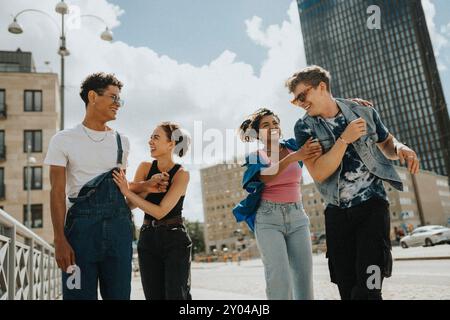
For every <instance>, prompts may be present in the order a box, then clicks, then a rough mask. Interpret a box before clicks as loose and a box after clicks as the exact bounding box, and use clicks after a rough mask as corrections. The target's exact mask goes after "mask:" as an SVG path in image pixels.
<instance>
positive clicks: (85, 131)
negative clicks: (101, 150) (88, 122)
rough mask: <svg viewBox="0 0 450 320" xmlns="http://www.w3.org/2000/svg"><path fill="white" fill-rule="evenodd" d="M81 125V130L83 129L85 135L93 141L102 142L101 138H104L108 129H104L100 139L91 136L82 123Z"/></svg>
mask: <svg viewBox="0 0 450 320" xmlns="http://www.w3.org/2000/svg"><path fill="white" fill-rule="evenodd" d="M81 127H82V128H83V131H84V133H86V135H87V136H88V138H89V139H91V140H92V141H93V142H95V143H99V142H102V141H103V140H105V138H106V136H107V135H108V131H107V130H105V135H104V136H103V138H101V139H100V140H95V139H94V138H92V137H91V136H90V135H89V132H88V131H87V130H86V128H85V127H84V125H83V124H82V125H81Z"/></svg>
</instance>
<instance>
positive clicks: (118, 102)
mask: <svg viewBox="0 0 450 320" xmlns="http://www.w3.org/2000/svg"><path fill="white" fill-rule="evenodd" d="M107 97H110V98H111V100H112V101H113V103H114V104H116V105H118V106H119V107H123V106H124V105H125V101H124V100H122V99H120V98H119V97H118V96H107Z"/></svg>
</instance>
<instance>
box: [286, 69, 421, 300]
mask: <svg viewBox="0 0 450 320" xmlns="http://www.w3.org/2000/svg"><path fill="white" fill-rule="evenodd" d="M286 86H287V87H288V88H289V91H290V93H292V94H293V95H294V99H293V100H292V101H291V102H292V103H293V104H294V105H296V106H299V107H301V108H302V109H304V110H305V111H306V114H305V116H304V117H303V118H302V119H299V120H298V121H297V123H296V124H295V128H294V132H295V138H296V141H297V144H298V146H299V147H301V146H302V145H303V144H304V143H305V142H306V141H307V140H308V139H309V138H310V137H313V138H315V139H318V141H319V142H320V144H321V145H322V148H323V155H322V156H321V157H319V158H315V159H310V160H307V161H305V165H306V167H307V169H308V172H309V173H310V174H311V176H312V178H313V179H314V181H315V183H316V186H317V188H318V190H319V191H320V193H321V195H322V196H323V198H324V200H325V202H326V205H327V207H326V209H325V226H326V235H327V257H328V264H329V270H330V276H331V281H332V282H334V283H336V284H337V285H338V288H339V293H340V295H341V298H342V299H343V300H348V299H382V295H381V286H382V282H383V279H384V278H385V277H389V276H390V275H391V271H392V256H391V252H390V250H391V246H390V238H389V233H390V215H389V202H388V200H387V195H386V191H385V189H384V186H383V183H382V182H383V181H385V182H387V183H389V184H391V185H392V186H393V187H394V188H396V189H397V190H400V191H402V190H403V185H402V182H401V179H400V177H399V176H398V174H397V173H396V171H395V169H394V166H393V165H392V163H391V161H390V160H400V162H401V163H402V164H404V163H405V161H406V162H407V166H408V170H409V172H410V173H411V174H416V173H418V171H419V161H418V159H417V155H416V153H415V152H414V151H413V150H411V149H410V148H408V147H407V146H405V145H404V144H402V143H400V142H398V141H397V140H396V139H395V138H394V137H393V136H392V134H390V133H389V131H388V129H387V128H386V127H385V126H384V124H383V122H382V121H381V119H380V116H379V114H378V113H377V111H376V110H375V109H374V108H368V107H364V106H361V105H358V104H356V103H354V102H352V101H349V100H345V99H335V98H333V96H332V94H331V92H330V74H329V72H328V71H326V70H324V69H323V68H321V67H318V66H311V67H308V68H305V69H303V70H302V71H300V72H298V73H295V74H294V75H293V76H292V77H290V78H289V79H288V80H287V82H286Z"/></svg>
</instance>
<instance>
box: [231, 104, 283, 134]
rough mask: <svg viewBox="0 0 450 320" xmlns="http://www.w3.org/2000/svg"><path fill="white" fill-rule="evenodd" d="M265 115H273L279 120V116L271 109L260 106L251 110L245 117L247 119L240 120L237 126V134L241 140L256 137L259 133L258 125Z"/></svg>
mask: <svg viewBox="0 0 450 320" xmlns="http://www.w3.org/2000/svg"><path fill="white" fill-rule="evenodd" d="M265 116H273V117H274V118H275V119H277V121H278V122H280V118H279V117H278V116H277V115H276V114H275V113H273V112H272V111H271V110H269V109H266V108H261V109H258V110H256V111H255V112H253V113H252V114H251V115H249V116H248V117H247V120H245V121H244V122H242V124H241V126H240V127H239V136H240V138H241V140H242V141H243V142H252V141H254V140H256V139H257V138H258V135H259V125H260V122H261V119H262V118H264V117H265Z"/></svg>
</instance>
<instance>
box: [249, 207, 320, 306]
mask: <svg viewBox="0 0 450 320" xmlns="http://www.w3.org/2000/svg"><path fill="white" fill-rule="evenodd" d="M255 235H256V242H257V244H258V248H259V251H260V253H261V257H262V261H263V264H264V271H265V277H266V294H267V298H268V299H269V300H292V299H294V300H312V299H314V294H313V280H312V249H311V236H310V232H309V218H308V216H307V215H306V213H305V210H304V209H303V205H302V203H301V202H297V203H275V202H271V201H267V200H262V201H261V204H260V206H259V208H258V211H257V212H256V227H255Z"/></svg>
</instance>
